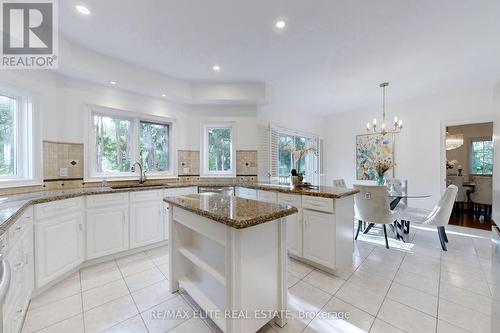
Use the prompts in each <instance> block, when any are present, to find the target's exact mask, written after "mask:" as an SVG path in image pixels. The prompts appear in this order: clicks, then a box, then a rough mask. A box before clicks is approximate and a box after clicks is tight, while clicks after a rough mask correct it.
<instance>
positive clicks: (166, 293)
mask: <svg viewBox="0 0 500 333" xmlns="http://www.w3.org/2000/svg"><path fill="white" fill-rule="evenodd" d="M169 284H170V282H168V280H163V281H160V282H158V283H155V284H152V285H150V286H148V287H146V288H143V289H139V290H137V291H135V292H133V293H132V298H133V299H134V301H135V304H136V305H137V308H138V309H139V311H140V312H143V311H145V310H147V309H149V308H151V307H153V306H155V305H158V304H160V303H163V302H165V301H167V300H168V299H170V298H173V297H175V296H176V295H178V294H177V293H174V294H173V293H171V292H170V285H169Z"/></svg>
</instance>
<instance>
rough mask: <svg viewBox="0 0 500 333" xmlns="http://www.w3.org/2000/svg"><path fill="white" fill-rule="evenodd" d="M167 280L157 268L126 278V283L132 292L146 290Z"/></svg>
mask: <svg viewBox="0 0 500 333" xmlns="http://www.w3.org/2000/svg"><path fill="white" fill-rule="evenodd" d="M165 280H166V279H165V276H163V274H162V273H161V272H160V270H159V269H158V268H156V267H155V268H153V269H148V270H146V271H143V272H141V273H137V274H134V275H130V276H126V277H125V282H126V283H127V286H128V288H129V289H130V292H134V291H137V290H139V289H142V288H146V287H148V286H150V285H152V284H155V283H157V282H160V281H165Z"/></svg>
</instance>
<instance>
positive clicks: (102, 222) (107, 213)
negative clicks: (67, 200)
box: [86, 205, 129, 259]
mask: <svg viewBox="0 0 500 333" xmlns="http://www.w3.org/2000/svg"><path fill="white" fill-rule="evenodd" d="M128 217H129V212H128V205H126V206H108V207H102V208H97V209H89V210H87V230H86V236H87V259H94V258H98V257H102V256H106V255H109V254H113V253H117V252H121V251H126V250H128V248H129V218H128Z"/></svg>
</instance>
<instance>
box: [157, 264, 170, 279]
mask: <svg viewBox="0 0 500 333" xmlns="http://www.w3.org/2000/svg"><path fill="white" fill-rule="evenodd" d="M158 269H159V270H160V272H161V273H162V274H163V276H164V277H165V279H167V280H168V272H169V270H170V268H169V266H168V264H163V265H158Z"/></svg>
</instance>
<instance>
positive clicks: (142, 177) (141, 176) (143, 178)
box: [131, 162, 147, 184]
mask: <svg viewBox="0 0 500 333" xmlns="http://www.w3.org/2000/svg"><path fill="white" fill-rule="evenodd" d="M136 165H138V166H139V184H144V183H145V182H146V180H147V177H146V171H144V172H143V171H142V164H141V163H140V162H135V163H134V164H133V165H132V168H131V171H132V172H135V166H136Z"/></svg>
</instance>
